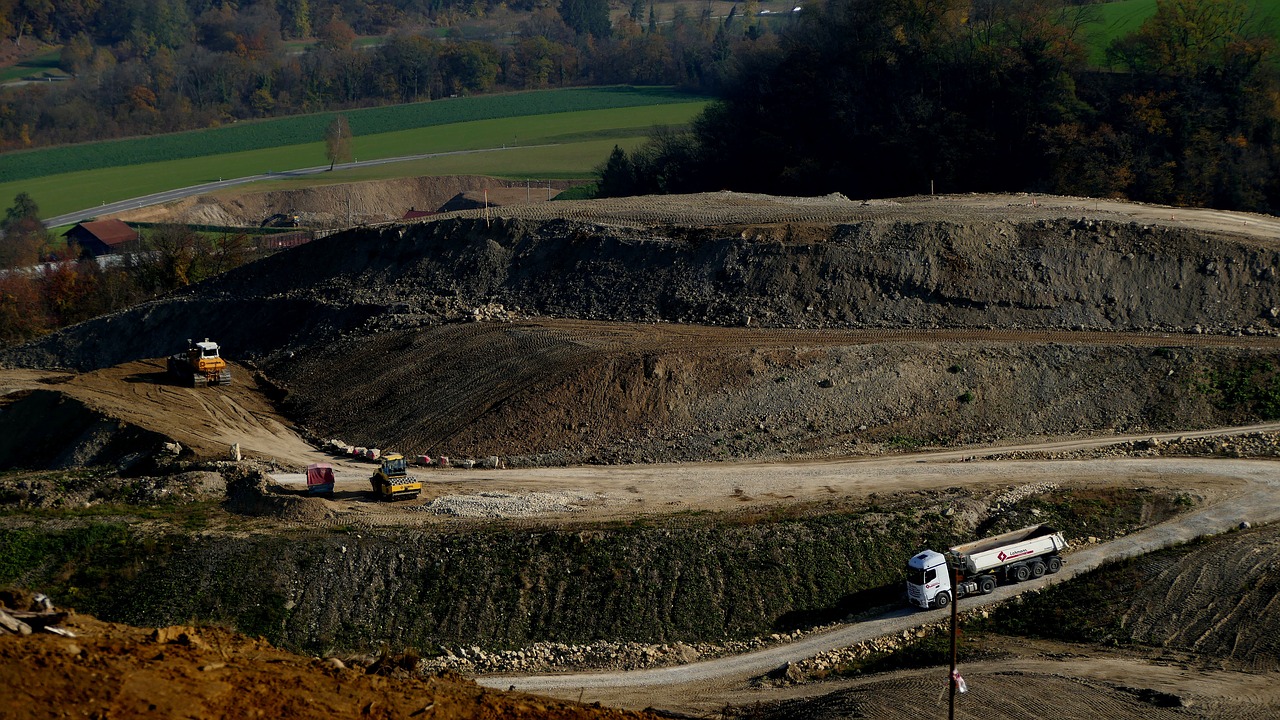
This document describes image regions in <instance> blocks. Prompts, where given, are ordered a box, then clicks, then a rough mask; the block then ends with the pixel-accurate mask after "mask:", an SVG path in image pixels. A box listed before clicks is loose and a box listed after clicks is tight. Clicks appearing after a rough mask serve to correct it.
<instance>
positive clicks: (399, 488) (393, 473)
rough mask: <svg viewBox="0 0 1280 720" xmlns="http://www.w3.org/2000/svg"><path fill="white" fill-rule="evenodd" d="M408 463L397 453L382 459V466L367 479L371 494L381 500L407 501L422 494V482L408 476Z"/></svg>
mask: <svg viewBox="0 0 1280 720" xmlns="http://www.w3.org/2000/svg"><path fill="white" fill-rule="evenodd" d="M408 467H409V463H408V461H406V460H405V459H404V456H403V455H401V454H399V453H390V454H388V455H384V456H383V457H382V465H381V466H380V467H379V468H378V469H377V471H375V472H374V473H373V477H371V478H369V484H370V485H372V486H373V494H374V495H376V496H377V497H378V498H380V499H382V500H402V499H404V500H407V499H411V498H415V497H418V494H419V493H421V492H422V481H421V480H417V479H414V478H413V477H411V476H410V475H409V470H408Z"/></svg>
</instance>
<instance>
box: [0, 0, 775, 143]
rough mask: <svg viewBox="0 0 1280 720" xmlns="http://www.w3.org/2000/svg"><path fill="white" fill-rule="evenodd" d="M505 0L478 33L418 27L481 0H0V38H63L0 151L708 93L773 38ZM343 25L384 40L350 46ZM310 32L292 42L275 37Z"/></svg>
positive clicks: (17, 105) (639, 11)
mask: <svg viewBox="0 0 1280 720" xmlns="http://www.w3.org/2000/svg"><path fill="white" fill-rule="evenodd" d="M752 4H754V3H752ZM495 5H496V3H495ZM526 6H527V7H526ZM505 7H508V8H511V7H516V8H522V7H524V8H526V9H528V10H530V12H528V13H526V14H525V15H524V19H523V20H522V21H521V22H520V23H519V29H518V31H517V32H516V33H515V34H514V35H512V36H508V37H503V38H501V39H500V40H495V41H492V42H491V41H487V40H467V39H463V38H461V37H458V36H451V37H443V38H441V37H438V35H437V33H435V32H434V31H433V30H431V25H433V24H446V25H447V24H448V23H449V22H451V21H453V20H456V19H457V18H458V17H462V16H466V15H468V14H471V15H479V16H483V15H484V13H485V12H487V11H488V10H490V9H491V8H489V7H488V6H487V5H486V4H485V3H484V2H476V1H474V0H466V1H465V2H464V1H462V0H430V1H429V2H423V1H422V0H397V1H396V2H368V1H367V0H337V1H331V2H324V3H321V2H314V3H313V2H310V1H309V0H259V1H258V2H256V3H243V4H237V3H234V2H210V0H0V37H4V38H7V39H8V40H11V41H14V42H19V41H20V40H21V38H22V36H24V35H25V36H27V37H30V36H37V37H40V38H41V39H44V40H47V41H49V42H54V43H64V47H63V49H62V51H61V66H62V68H63V69H64V70H65V71H67V72H68V73H71V74H72V75H73V76H74V79H73V80H71V81H68V82H58V83H36V84H32V85H27V86H25V87H22V88H18V89H9V90H6V91H5V92H4V93H3V95H2V96H0V150H9V149H21V148H27V147H35V146H42V145H51V144H60V143H72V142H81V141H85V140H98V139H103V138H111V137H123V136H128V135H142V134H150V133H157V132H170V131H175V130H182V129H191V128H200V127H210V126H214V125H218V124H223V123H227V122H232V121H235V120H238V119H245V118H254V117H268V116H274V115H283V114H290V113H300V112H316V111H320V110H331V109H342V108H351V107H358V106H367V105H374V104H385V103H402V102H414V101H419V100H430V99H433V98H439V97H445V96H450V95H455V94H465V93H482V92H487V91H491V90H495V89H503V88H505V89H517V90H519V89H535V88H548V87H557V86H568V85H595V84H614V83H635V84H661V85H679V86H683V87H686V88H690V89H703V90H714V89H715V88H717V87H718V86H719V85H720V84H721V83H722V82H723V80H724V78H725V77H727V75H728V74H729V69H730V58H731V57H732V56H733V55H734V54H735V53H736V52H737V51H738V50H739V49H740V48H741V47H743V46H746V45H769V44H772V40H773V38H772V36H771V35H769V34H768V33H763V32H762V31H761V27H760V25H759V24H758V22H757V18H755V17H750V18H748V17H742V16H737V17H734V18H731V19H730V20H729V21H727V22H726V21H724V20H723V19H713V18H711V16H710V9H709V6H706V8H705V9H704V11H702V12H701V13H700V14H697V15H693V14H690V13H687V12H683V11H677V12H676V13H675V14H674V16H672V17H666V18H662V19H661V21H659V18H658V17H657V15H656V13H655V11H654V9H653V8H652V7H648V6H646V5H644V4H643V3H642V2H640V0H636V2H634V3H633V4H632V5H631V6H630V13H629V15H627V16H625V17H623V18H622V19H621V20H620V21H619V22H615V23H613V24H612V25H611V24H610V20H609V15H608V3H607V0H563V1H562V2H561V3H560V4H559V5H558V6H550V5H546V4H543V3H532V2H530V1H529V0H517V2H514V3H506V4H505ZM406 28H417V29H416V30H413V29H406ZM357 33H360V34H381V33H390V34H389V35H387V37H386V38H385V41H384V42H382V43H381V44H379V45H377V46H375V47H372V48H360V47H356V46H354V45H353V41H354V39H355V38H356V37H357ZM455 35H456V34H455ZM311 36H313V37H315V38H316V40H317V42H316V43H314V44H312V45H309V46H307V47H306V49H305V50H298V49H294V50H292V51H291V50H290V48H289V46H288V45H286V44H285V40H287V39H289V38H301V37H311Z"/></svg>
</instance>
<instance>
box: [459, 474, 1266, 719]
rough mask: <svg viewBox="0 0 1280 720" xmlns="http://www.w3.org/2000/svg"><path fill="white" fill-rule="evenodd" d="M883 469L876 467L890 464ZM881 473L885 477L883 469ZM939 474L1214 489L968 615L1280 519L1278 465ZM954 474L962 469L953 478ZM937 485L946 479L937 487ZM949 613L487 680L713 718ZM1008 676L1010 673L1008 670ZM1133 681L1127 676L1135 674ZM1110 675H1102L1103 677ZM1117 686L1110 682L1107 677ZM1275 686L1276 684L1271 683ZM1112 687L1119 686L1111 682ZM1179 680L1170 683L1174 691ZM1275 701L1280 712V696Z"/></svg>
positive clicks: (900, 614) (968, 604) (1086, 549)
mask: <svg viewBox="0 0 1280 720" xmlns="http://www.w3.org/2000/svg"><path fill="white" fill-rule="evenodd" d="M889 462H890V463H893V462H898V463H909V462H912V460H911V459H909V458H899V459H895V461H889ZM883 464H884V461H878V462H876V463H871V464H870V465H883ZM882 469H883V468H882ZM938 469H941V470H942V472H940V473H933V472H929V471H926V474H924V475H921V476H920V477H919V478H918V479H919V480H923V479H924V478H925V477H928V476H929V475H932V476H933V477H932V479H931V481H926V482H923V483H921V484H920V486H921V487H926V486H932V487H947V486H949V484H960V483H963V479H962V478H959V477H956V475H957V474H959V475H965V474H967V475H969V476H970V478H971V479H974V480H977V479H978V478H981V479H982V481H984V482H993V481H994V482H998V481H999V479H1000V478H1004V479H1006V480H1013V479H1014V478H1021V479H1022V480H1024V481H1027V480H1037V481H1045V480H1054V479H1056V480H1059V481H1070V482H1072V483H1075V482H1079V481H1081V480H1082V479H1084V478H1086V477H1088V476H1090V475H1094V480H1095V481H1099V482H1104V481H1105V479H1104V478H1105V477H1106V476H1108V475H1109V476H1111V477H1112V478H1114V479H1115V480H1118V481H1120V484H1123V482H1125V481H1128V482H1133V481H1134V480H1135V479H1138V478H1148V479H1152V480H1155V479H1157V478H1158V479H1159V484H1165V483H1168V484H1169V485H1170V486H1173V487H1184V488H1185V487H1199V488H1202V489H1206V490H1212V495H1211V496H1210V497H1208V498H1207V502H1206V503H1205V504H1204V505H1203V506H1202V507H1200V508H1199V509H1198V510H1196V511H1195V512H1193V513H1191V514H1189V515H1186V516H1184V517H1180V518H1178V519H1176V520H1172V521H1168V522H1165V523H1162V524H1160V525H1157V526H1155V527H1152V528H1149V529H1147V530H1144V531H1142V532H1139V533H1135V534H1133V535H1129V536H1127V537H1123V538H1120V539H1117V540H1115V541H1112V542H1108V543H1104V544H1099V545H1086V546H1083V547H1080V546H1077V548H1076V549H1075V550H1074V551H1073V552H1071V553H1070V555H1069V560H1068V565H1067V567H1066V568H1065V569H1064V570H1063V571H1062V572H1061V573H1058V574H1057V575H1053V576H1046V577H1044V578H1042V579H1040V580H1037V581H1031V582H1027V583H1021V584H1018V585H1015V586H1005V587H1000V588H997V590H996V592H995V593H993V594H992V595H990V596H986V597H984V598H982V599H981V600H978V599H973V600H966V601H962V607H965V608H967V609H972V608H975V607H978V606H985V605H990V604H994V603H998V602H1001V601H1004V600H1007V599H1009V598H1011V597H1013V596H1014V595H1017V594H1020V593H1023V592H1027V591H1029V590H1034V589H1037V588H1040V587H1043V586H1045V585H1048V584H1050V583H1054V582H1061V581H1063V580H1066V579H1068V578H1071V577H1073V576H1075V575H1077V574H1079V573H1082V572H1085V571H1088V570H1091V569H1093V568H1096V567H1098V566H1099V565H1100V564H1102V563H1103V562H1104V561H1106V560H1110V559H1115V558H1122V557H1131V556H1136V555H1140V554H1143V553H1147V552H1151V551H1153V550H1157V549H1160V548H1163V547H1168V546H1170V545H1173V544H1175V543H1179V542H1185V541H1187V540H1191V539H1193V538H1196V537H1200V536H1202V535H1207V534H1213V533H1219V532H1223V531H1225V530H1228V529H1231V528H1233V527H1235V526H1236V525H1238V524H1239V523H1240V522H1241V521H1243V520H1247V521H1249V522H1251V523H1270V522H1275V521H1276V520H1280V463H1277V462H1274V461H1267V460H1190V459H1173V458H1171V459H1162V460H1160V461H1156V462H1151V461H1145V460H1107V461H1087V462H1063V463H1058V462H1051V463H995V464H986V463H979V464H976V466H975V464H970V463H965V464H958V465H952V466H949V467H948V468H942V467H941V466H940V467H939V468H938ZM952 469H962V470H961V472H959V473H956V474H953V473H952V472H950V471H951V470H952ZM875 475H877V476H878V477H880V478H882V479H885V480H887V481H888V484H889V486H891V487H892V486H897V484H896V483H897V481H898V480H899V479H900V478H901V476H899V475H896V474H893V473H875ZM932 480H942V481H943V482H944V483H947V484H943V485H939V484H937V483H936V482H932ZM947 612H948V611H944V610H936V611H917V610H913V609H909V608H902V609H898V610H894V611H892V612H890V613H887V614H885V615H883V616H881V617H878V618H875V619H873V620H868V621H865V622H860V623H856V624H852V625H847V626H843V627H840V628H838V629H836V630H832V631H830V632H824V633H821V634H816V635H812V636H809V637H806V638H804V639H802V640H800V641H797V642H794V643H791V644H788V645H782V646H777V647H772V648H768V649H765V650H761V651H757V652H753V653H748V654H744V655H739V656H734V657H726V658H720V659H716V660H709V661H705V662H699V663H693V664H690V665H684V666H677V667H667V668H659V669H651V670H639V671H632V672H614V673H579V674H564V675H545V676H534V677H511V676H502V677H489V678H484V679H482V680H481V682H482V683H483V684H486V685H489V686H492V687H504V688H505V687H509V686H513V685H514V686H515V687H516V688H518V689H521V690H525V691H529V692H538V693H545V694H551V695H558V696H561V697H573V698H577V697H580V696H581V697H584V698H586V699H589V700H598V701H601V702H604V703H606V704H609V705H614V706H621V707H641V708H642V707H650V706H653V707H662V708H664V709H679V710H683V711H689V712H701V711H706V710H708V709H710V708H714V707H716V706H723V705H724V704H725V703H732V704H735V705H746V704H751V703H754V702H756V701H760V700H772V699H776V698H775V697H774V696H773V695H772V694H771V690H768V689H764V690H762V689H760V688H758V687H754V686H753V685H752V684H751V683H749V682H748V681H749V679H750V678H752V677H755V676H759V675H762V674H764V673H766V672H769V671H771V670H773V669H775V668H778V667H779V666H782V665H784V664H786V663H788V662H797V661H800V660H803V659H806V658H809V657H813V656H815V655H818V654H820V653H823V652H827V651H830V650H834V649H838V648H842V647H847V646H849V645H853V644H855V643H859V642H862V641H865V640H870V639H873V638H876V637H881V636H885V635H892V634H899V633H902V632H903V631H907V630H911V629H914V628H917V627H920V626H922V625H925V624H928V623H932V622H937V621H939V620H941V619H943V618H945V617H946V615H947ZM1090 664H1091V662H1081V663H1079V665H1080V667H1079V668H1069V667H1068V666H1066V665H1059V666H1058V668H1059V669H1058V670H1057V672H1059V673H1061V674H1067V675H1073V674H1076V673H1077V671H1079V673H1080V674H1089V673H1096V672H1097V669H1096V668H1094V669H1092V670H1089V666H1090ZM1002 669H1003V668H1002ZM1133 672H1135V671H1134V670H1133V669H1131V670H1130V674H1133ZM1104 675H1105V673H1104ZM1107 677H1110V676H1107ZM1273 679H1274V678H1273ZM1113 680H1114V678H1113ZM1174 681H1175V679H1170V682H1174ZM832 689H833V688H832V687H829V686H815V687H813V688H812V689H811V692H812V694H818V693H820V692H821V693H826V692H830V691H831V690H832ZM1271 695H1272V697H1271V700H1270V702H1272V703H1274V702H1275V700H1276V698H1275V697H1274V695H1275V693H1271Z"/></svg>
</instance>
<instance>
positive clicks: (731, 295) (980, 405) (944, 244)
mask: <svg viewBox="0 0 1280 720" xmlns="http://www.w3.org/2000/svg"><path fill="white" fill-rule="evenodd" d="M1008 200H1009V201H1008V202H1005V203H1004V204H1003V205H1001V204H1000V202H999V198H998V197H982V198H981V202H979V203H977V204H976V205H965V204H963V203H959V202H957V201H956V200H955V199H944V198H939V199H912V200H908V201H903V202H901V203H889V202H882V203H874V204H869V203H855V202H851V201H849V200H847V199H844V198H841V197H837V196H833V197H829V198H802V199H797V198H769V197H763V196H749V195H735V194H732V193H713V194H707V195H698V196H687V197H679V196H677V197H662V198H645V199H644V200H643V202H641V201H639V200H637V199H622V200H614V201H587V202H565V203H550V204H545V205H544V206H541V207H536V208H534V207H528V206H526V207H523V208H509V209H504V210H502V211H501V212H498V213H495V218H494V219H492V220H486V219H484V218H483V217H480V216H477V214H475V213H471V214H470V215H468V214H467V213H461V214H453V215H449V216H446V217H444V218H442V219H439V220H435V221H430V222H421V223H410V224H405V225H394V226H386V227H382V228H370V229H363V230H356V231H352V232H348V233H343V234H341V235H336V236H332V237H329V238H325V239H323V240H319V241H316V242H314V243H311V244H310V245H307V246H304V247H300V248H297V249H294V250H291V251H289V252H285V253H281V254H280V255H277V256H275V257H272V258H269V259H267V260H265V261H263V262H259V263H255V264H253V265H252V266H249V267H245V268H241V269H240V270H237V271H235V272H232V273H228V274H226V275H224V276H222V277H219V278H216V279H214V280H212V281H210V282H206V283H202V284H200V285H198V286H194V287H192V288H188V289H187V290H185V291H182V292H179V293H175V294H174V295H172V296H170V297H168V298H165V299H162V300H158V301H155V302H152V303H148V304H146V305H143V306H140V307H138V308H135V309H133V310H130V311H127V312H124V313H120V314H117V315H115V316H108V317H106V318H102V319H99V320H95V321H90V322H88V323H83V324H81V325H78V326H76V327H74V328H69V329H67V330H65V331H62V332H60V333H56V334H54V335H53V336H50V337H48V338H45V339H42V340H40V341H38V342H35V343H32V344H30V345H28V346H24V347H21V348H16V349H12V350H10V351H8V352H6V353H4V354H3V355H2V356H0V359H2V360H3V361H4V362H7V363H10V364H16V365H20V366H25V367H42V366H43V367H50V366H58V367H70V368H75V369H79V370H89V369H96V368H103V367H108V366H112V365H116V364H119V363H122V362H128V361H132V360H136V359H138V358H145V357H157V356H163V355H165V354H168V353H170V352H172V351H173V349H174V347H175V346H176V345H178V344H180V343H181V339H185V338H189V337H212V338H215V339H216V340H218V341H219V343H221V345H222V347H223V348H224V351H225V353H226V354H227V355H228V356H230V357H233V358H237V359H242V360H246V361H255V362H256V364H257V366H258V367H259V368H261V369H262V370H263V371H265V373H266V374H267V375H268V376H270V377H271V378H273V379H274V380H278V381H280V382H281V383H282V384H283V385H284V386H285V387H286V389H288V390H289V391H290V392H291V396H290V397H289V398H288V399H287V402H286V405H285V407H286V408H287V409H288V412H289V413H290V415H291V416H292V417H293V418H294V419H295V420H296V421H299V422H301V423H303V424H304V425H305V426H307V427H309V428H310V429H311V432H312V434H313V437H314V439H318V440H323V439H324V437H325V436H338V437H341V438H343V439H345V440H347V441H349V442H354V443H362V444H367V445H370V446H380V447H388V446H390V447H394V448H395V449H397V450H401V451H404V452H421V451H433V452H445V453H452V454H473V455H489V454H494V455H501V456H510V455H517V456H522V460H521V461H527V462H538V463H541V462H553V463H558V462H580V461H605V462H625V461H645V460H658V459H706V458H718V457H742V456H747V457H758V456H779V455H784V454H794V453H806V452H815V451H819V452H833V451H836V452H862V451H863V450H865V449H867V445H868V443H870V444H871V445H874V444H876V443H882V442H888V441H893V442H896V443H898V444H900V445H904V446H911V445H915V444H918V443H920V442H944V443H965V442H980V441H986V440H990V439H992V438H1002V437H1010V436H1026V435H1028V434H1054V433H1074V432H1082V431H1109V430H1115V429H1134V430H1136V429H1140V428H1152V429H1161V428H1174V427H1203V426H1206V425H1210V424H1216V423H1232V422H1241V421H1248V420H1249V419H1251V418H1250V416H1249V415H1248V413H1247V412H1246V413H1243V414H1242V413H1240V412H1239V411H1238V409H1235V408H1227V409H1223V408H1219V407H1217V406H1215V405H1214V404H1213V403H1211V402H1209V400H1208V399H1207V398H1206V396H1205V394H1203V393H1198V392H1197V390H1196V387H1197V384H1198V383H1200V382H1201V381H1202V380H1203V379H1204V374H1205V373H1206V372H1208V371H1209V370H1211V369H1214V368H1246V367H1248V366H1249V365H1250V364H1251V363H1254V364H1257V366H1259V367H1261V366H1263V365H1264V364H1265V362H1266V361H1269V360H1270V359H1271V357H1272V356H1273V355H1274V352H1275V350H1276V347H1275V345H1274V340H1275V332H1276V329H1277V327H1278V325H1277V323H1280V320H1278V319H1277V316H1280V281H1278V280H1277V279H1276V266H1277V265H1280V250H1277V243H1276V241H1275V239H1274V237H1272V236H1270V235H1268V232H1269V231H1270V230H1269V229H1270V226H1268V225H1265V223H1262V225H1263V226H1261V227H1260V226H1259V225H1257V224H1251V223H1256V222H1257V218H1254V217H1253V216H1238V218H1243V219H1240V220H1239V224H1238V225H1237V224H1233V223H1232V222H1228V221H1227V220H1224V219H1222V218H1220V217H1219V215H1223V214H1220V213H1218V214H1212V213H1206V212H1205V211H1201V214H1202V215H1204V217H1200V216H1196V215H1194V213H1192V214H1191V216H1190V217H1187V216H1184V217H1183V218H1182V219H1176V218H1175V219H1168V218H1165V219H1162V218H1161V217H1159V216H1158V214H1157V213H1154V212H1153V211H1152V209H1150V208H1148V207H1146V206H1130V205H1121V204H1116V203H1110V204H1109V205H1108V208H1107V209H1104V210H1095V211H1093V212H1092V213H1091V215H1089V216H1087V217H1081V216H1073V215H1068V214H1067V213H1076V212H1083V210H1082V209H1081V208H1079V207H1066V206H1063V205H1059V206H1053V207H1050V206H1048V204H1046V205H1045V206H1041V205H1038V204H1027V203H1026V202H1022V203H1016V202H1013V199H1012V198H1009V199H1008ZM975 202H976V201H975ZM555 215H559V217H555ZM1135 218H1138V219H1141V220H1142V222H1138V221H1136V220H1135ZM1238 218H1237V216H1231V217H1230V218H1228V219H1229V220H1235V219H1238ZM661 223H666V224H661ZM1215 223H1216V224H1215ZM550 318H556V319H555V320H551V319H550ZM563 318H577V319H578V320H580V321H581V320H584V319H591V320H595V321H596V323H595V324H594V325H593V324H591V323H585V324H579V325H575V324H574V323H571V322H568V323H566V322H564V321H563ZM476 320H479V321H480V322H478V323H477V322H473V321H476ZM530 320H532V321H535V322H532V323H529V322H525V321H530ZM458 321H466V324H459V322H458ZM508 321H517V322H511V323H510V324H508ZM624 322H626V323H629V324H623V323H624ZM689 323H701V324H702V325H701V326H691V325H689ZM707 325H711V326H717V327H706V326H707ZM725 326H734V327H737V328H738V329H737V330H730V329H729V328H726V327H725ZM922 327H924V328H929V327H948V328H956V329H963V328H996V329H999V330H1000V331H1001V332H1005V333H1008V334H1007V335H1006V336H1001V337H996V336H994V335H988V336H983V335H981V334H974V335H971V336H961V337H954V338H952V337H948V336H946V335H945V334H939V335H936V336H927V335H922V336H916V337H896V338H895V337H886V338H876V337H861V338H850V339H848V340H847V341H846V340H841V339H839V338H831V337H821V336H819V335H814V334H812V333H810V334H806V332H807V331H808V330H814V329H824V330H834V329H849V328H922ZM1081 329H1083V330H1086V331H1089V330H1092V331H1104V334H1103V335H1100V336H1097V337H1101V338H1104V340H1094V339H1089V338H1086V337H1083V336H1082V337H1068V336H1043V335H1042V336H1040V337H1032V336H1030V335H1025V333H1029V332H1031V331H1048V330H1064V331H1079V330H1081ZM1135 330H1136V331H1148V332H1150V331H1158V332H1164V333H1166V334H1168V335H1169V338H1168V340H1167V342H1165V343H1164V344H1166V345H1169V346H1171V347H1174V348H1176V347H1177V346H1179V345H1184V344H1186V345H1193V346H1194V345H1196V342H1200V341H1194V342H1193V340H1192V339H1194V338H1202V337H1206V335H1203V334H1198V332H1197V331H1199V333H1203V332H1205V331H1208V332H1210V333H1219V334H1220V335H1218V336H1217V337H1219V338H1221V337H1224V336H1226V337H1228V338H1229V337H1230V336H1231V335H1236V336H1240V338H1239V340H1238V341H1236V344H1235V345H1233V346H1232V347H1231V348H1223V349H1221V350H1214V351H1208V350H1197V349H1188V350H1185V351H1183V350H1178V349H1174V350H1164V351H1161V350H1158V349H1157V348H1156V347H1152V346H1151V344H1150V340H1142V341H1138V340H1137V339H1124V338H1121V339H1119V340H1117V341H1115V342H1112V339H1114V338H1117V337H1120V336H1119V335H1116V333H1122V332H1129V331H1135ZM1020 333H1022V334H1023V335H1020ZM1249 336H1252V337H1249ZM1183 338H1187V340H1183ZM952 341H954V343H955V344H954V345H952V344H951V343H952ZM1019 344H1021V345H1023V347H1018V346H1019ZM1132 344H1139V345H1142V347H1143V348H1144V349H1132V348H1127V347H1123V346H1124V345H1132ZM1145 348H1150V349H1149V350H1148V349H1145ZM1268 353H1271V355H1268ZM870 449H871V450H874V449H875V448H874V447H871V448H870Z"/></svg>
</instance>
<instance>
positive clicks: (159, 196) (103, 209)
mask: <svg viewBox="0 0 1280 720" xmlns="http://www.w3.org/2000/svg"><path fill="white" fill-rule="evenodd" d="M531 147H546V145H519V146H512V147H500V148H481V149H479V150H452V151H450V152H441V153H426V154H424V155H401V156H400V157H391V158H381V159H379V160H359V161H357V162H349V163H339V164H337V165H334V166H333V169H334V170H352V169H355V168H364V167H373V166H374V165H390V164H391V163H398V162H405V161H408V160H426V159H429V158H438V157H448V156H450V155H473V154H476V153H488V152H502V151H503V150H516V149H520V150H524V149H527V148H531ZM325 172H329V166H328V165H318V166H316V167H309V168H301V169H299V170H284V171H282V172H267V173H263V174H261V175H248V176H245V177H239V178H228V179H226V180H222V179H219V180H217V181H215V182H208V183H204V184H202V185H192V186H190V187H184V188H178V189H176V190H165V191H164V192H158V193H155V194H153V195H143V196H142V197H136V198H130V199H128V200H120V201H118V202H113V203H104V204H102V205H98V206H97V207H91V208H85V209H84V210H77V211H76V212H72V213H67V214H66V215H59V216H57V217H51V218H46V219H45V221H44V224H45V225H46V226H47V227H51V228H54V227H60V226H62V225H70V224H72V223H78V222H82V221H84V220H88V219H90V218H95V217H101V216H103V215H111V214H113V213H118V212H124V211H126V210H137V209H138V208H144V207H149V206H151V205H160V204H161V203H167V202H172V201H174V200H181V199H182V198H185V197H191V196H192V195H201V194H203V193H207V192H213V191H214V190H221V189H223V188H229V187H234V186H236V185H245V184H248V183H253V182H260V181H262V180H274V179H278V178H294V177H303V176H305V175H318V174H320V173H325Z"/></svg>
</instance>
